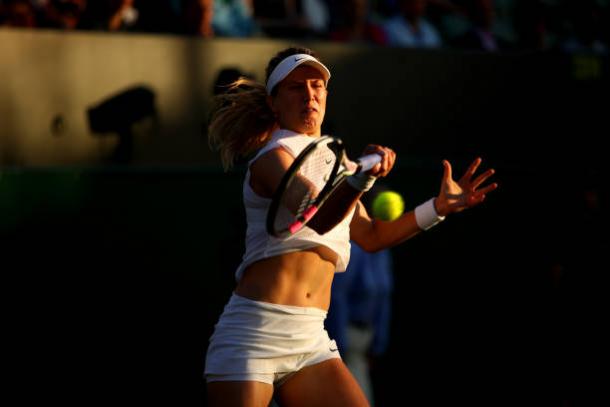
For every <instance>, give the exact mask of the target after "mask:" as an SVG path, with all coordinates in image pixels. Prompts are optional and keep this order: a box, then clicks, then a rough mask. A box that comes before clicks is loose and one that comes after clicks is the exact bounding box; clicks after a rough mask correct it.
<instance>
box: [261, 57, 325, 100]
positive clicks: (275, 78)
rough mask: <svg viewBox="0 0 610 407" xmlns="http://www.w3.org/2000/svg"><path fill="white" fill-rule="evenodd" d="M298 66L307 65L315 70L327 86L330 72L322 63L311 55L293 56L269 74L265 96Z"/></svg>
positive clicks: (285, 59)
mask: <svg viewBox="0 0 610 407" xmlns="http://www.w3.org/2000/svg"><path fill="white" fill-rule="evenodd" d="M299 65H309V66H311V67H314V68H316V69H317V70H318V71H320V72H321V73H322V76H324V83H325V84H327V85H328V80H329V79H330V71H329V70H328V68H327V67H325V66H324V64H323V63H322V62H320V61H318V60H317V59H316V58H314V57H312V56H311V55H307V54H295V55H290V56H289V57H286V58H284V60H283V61H282V62H280V63H279V64H278V65H277V66H276V67H275V69H274V70H273V72H271V75H269V80H268V81H267V94H268V95H270V94H271V91H272V90H273V88H274V87H275V85H277V84H278V83H280V82H281V81H282V80H284V78H285V77H287V76H288V74H289V73H290V72H292V71H294V69H295V68H296V67H297V66H299Z"/></svg>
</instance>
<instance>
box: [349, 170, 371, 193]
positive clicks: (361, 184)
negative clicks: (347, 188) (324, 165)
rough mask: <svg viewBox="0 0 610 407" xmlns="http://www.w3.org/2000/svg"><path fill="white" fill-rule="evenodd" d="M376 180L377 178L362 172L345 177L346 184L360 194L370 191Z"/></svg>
mask: <svg viewBox="0 0 610 407" xmlns="http://www.w3.org/2000/svg"><path fill="white" fill-rule="evenodd" d="M376 180H377V177H374V176H372V175H367V174H366V173H364V172H361V173H359V174H356V175H352V176H350V177H347V183H348V184H350V185H351V186H352V187H354V188H355V189H356V190H358V191H362V192H366V191H368V190H369V189H371V188H372V187H373V184H374V183H375V181H376Z"/></svg>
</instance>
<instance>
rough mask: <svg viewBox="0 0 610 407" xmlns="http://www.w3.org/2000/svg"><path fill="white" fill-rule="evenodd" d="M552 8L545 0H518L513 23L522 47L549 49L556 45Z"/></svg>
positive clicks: (518, 41)
mask: <svg viewBox="0 0 610 407" xmlns="http://www.w3.org/2000/svg"><path fill="white" fill-rule="evenodd" d="M552 10H553V7H551V6H549V4H547V3H546V2H544V1H543V0H516V5H515V15H514V18H513V23H514V26H515V31H516V34H517V46H518V47H519V48H520V49H524V50H547V49H549V48H552V47H553V46H554V40H553V38H552V37H553V33H552V25H553V19H552ZM557 23H558V22H557ZM556 25H557V24H556ZM557 28H558V27H557Z"/></svg>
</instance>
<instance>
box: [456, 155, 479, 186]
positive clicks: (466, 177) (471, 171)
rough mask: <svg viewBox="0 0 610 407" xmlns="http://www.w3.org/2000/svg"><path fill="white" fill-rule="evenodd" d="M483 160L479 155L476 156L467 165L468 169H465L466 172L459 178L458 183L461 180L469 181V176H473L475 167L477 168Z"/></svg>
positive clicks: (475, 170)
mask: <svg viewBox="0 0 610 407" xmlns="http://www.w3.org/2000/svg"><path fill="white" fill-rule="evenodd" d="M482 161H483V159H482V158H481V157H477V158H476V159H475V160H474V161H473V162H472V163H471V164H470V166H469V167H468V169H467V170H466V172H465V173H464V175H463V176H462V178H460V183H462V182H469V181H470V178H472V177H473V176H474V173H475V172H477V169H478V168H479V165H481V162H482Z"/></svg>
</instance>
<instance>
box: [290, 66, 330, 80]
mask: <svg viewBox="0 0 610 407" xmlns="http://www.w3.org/2000/svg"><path fill="white" fill-rule="evenodd" d="M307 81H322V82H324V75H322V73H321V72H320V71H319V70H317V69H316V68H314V67H311V66H307V65H302V66H299V67H297V68H295V69H294V70H293V71H292V72H290V73H289V74H288V76H286V78H284V80H283V81H282V82H285V83H289V82H298V83H303V82H307Z"/></svg>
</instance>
